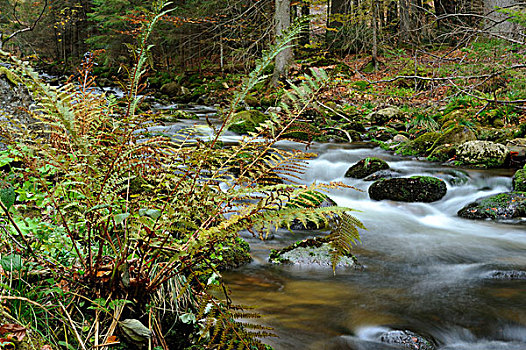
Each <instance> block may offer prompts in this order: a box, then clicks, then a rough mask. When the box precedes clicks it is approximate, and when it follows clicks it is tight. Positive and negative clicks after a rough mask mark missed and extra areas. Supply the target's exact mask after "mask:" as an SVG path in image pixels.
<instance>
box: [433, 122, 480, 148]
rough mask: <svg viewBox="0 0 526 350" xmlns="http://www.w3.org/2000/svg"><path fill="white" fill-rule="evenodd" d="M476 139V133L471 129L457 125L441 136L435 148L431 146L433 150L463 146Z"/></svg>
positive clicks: (434, 145)
mask: <svg viewBox="0 0 526 350" xmlns="http://www.w3.org/2000/svg"><path fill="white" fill-rule="evenodd" d="M476 139H477V137H476V136H475V133H474V132H473V131H472V130H471V129H470V128H468V127H467V126H464V125H457V126H455V127H453V128H451V129H449V130H448V131H446V132H444V133H443V134H442V135H440V136H439V137H438V138H437V139H436V141H435V143H434V144H433V146H431V149H433V148H436V147H437V146H440V145H454V144H459V143H460V144H461V143H464V142H467V141H474V140H476Z"/></svg>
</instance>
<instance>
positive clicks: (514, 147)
mask: <svg viewBox="0 0 526 350" xmlns="http://www.w3.org/2000/svg"><path fill="white" fill-rule="evenodd" d="M506 147H508V149H509V150H510V152H513V153H514V155H515V156H517V157H521V158H524V157H526V138H517V139H513V140H510V141H508V143H506Z"/></svg>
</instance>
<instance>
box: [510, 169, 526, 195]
mask: <svg viewBox="0 0 526 350" xmlns="http://www.w3.org/2000/svg"><path fill="white" fill-rule="evenodd" d="M512 185H513V190H514V191H522V192H526V169H519V170H517V171H516V172H515V175H513V179H512Z"/></svg>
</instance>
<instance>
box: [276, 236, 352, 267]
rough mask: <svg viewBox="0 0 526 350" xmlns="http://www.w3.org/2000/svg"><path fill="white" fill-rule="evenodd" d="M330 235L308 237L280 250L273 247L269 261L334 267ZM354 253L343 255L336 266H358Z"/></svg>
mask: <svg viewBox="0 0 526 350" xmlns="http://www.w3.org/2000/svg"><path fill="white" fill-rule="evenodd" d="M330 239H331V238H330V237H329V236H323V237H316V238H308V239H304V240H302V241H299V242H296V243H294V244H292V245H290V246H288V247H285V248H283V249H280V250H275V249H272V250H271V252H270V256H269V261H270V262H272V263H275V264H290V265H307V266H321V267H332V247H331V246H330ZM358 266H359V265H358V264H357V262H356V258H355V257H354V256H353V255H350V254H348V255H345V256H343V257H342V258H341V259H340V261H339V262H338V264H336V267H339V268H342V267H347V268H348V267H358Z"/></svg>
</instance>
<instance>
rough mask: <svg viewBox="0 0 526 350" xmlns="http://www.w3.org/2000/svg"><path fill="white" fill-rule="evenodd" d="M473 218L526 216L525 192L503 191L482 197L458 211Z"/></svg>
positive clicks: (514, 218) (516, 217) (500, 218)
mask: <svg viewBox="0 0 526 350" xmlns="http://www.w3.org/2000/svg"><path fill="white" fill-rule="evenodd" d="M457 214H458V216H460V217H462V218H465V219H473V220H486V219H491V220H517V219H524V218H526V192H505V193H499V194H497V195H493V196H488V197H483V198H479V199H477V200H476V201H475V202H473V203H470V204H468V205H466V206H465V207H464V208H462V209H460V210H459V211H458V213H457Z"/></svg>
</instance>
